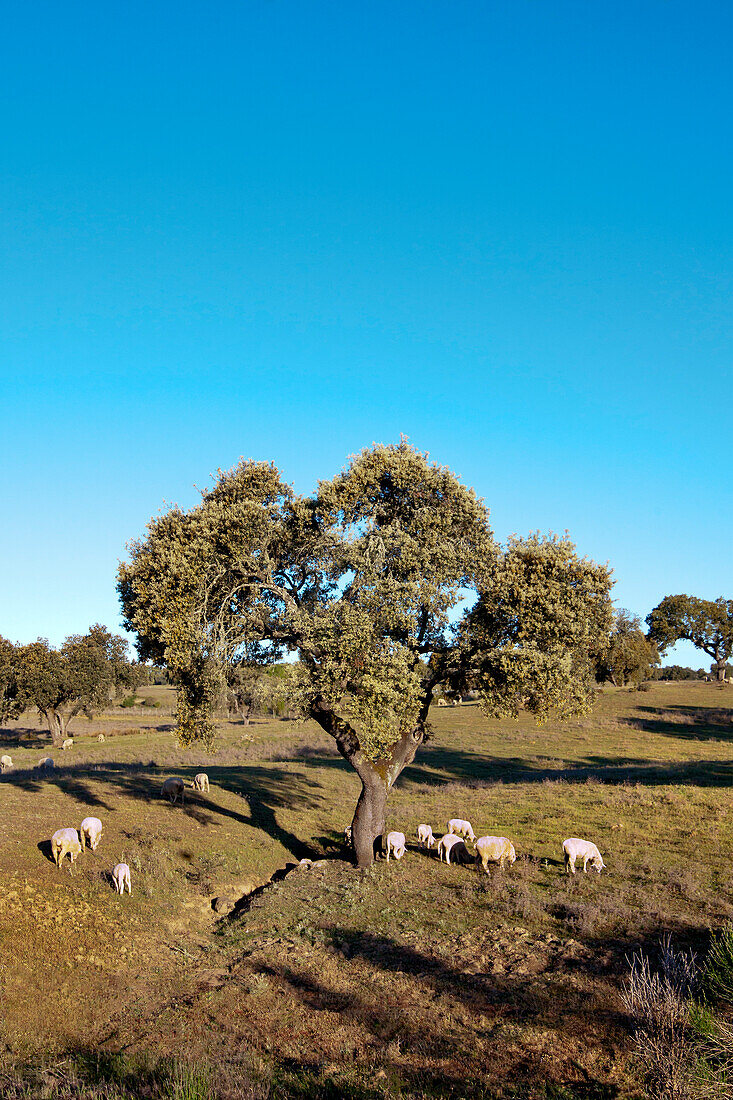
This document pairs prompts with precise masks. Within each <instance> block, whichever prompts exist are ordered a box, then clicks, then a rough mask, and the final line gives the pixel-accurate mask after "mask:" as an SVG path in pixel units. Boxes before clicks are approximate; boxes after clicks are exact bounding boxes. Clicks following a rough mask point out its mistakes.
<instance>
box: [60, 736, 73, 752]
mask: <svg viewBox="0 0 733 1100" xmlns="http://www.w3.org/2000/svg"><path fill="white" fill-rule="evenodd" d="M73 747H74V738H73V737H67V738H66V740H65V741H62V742H61V748H62V749H73Z"/></svg>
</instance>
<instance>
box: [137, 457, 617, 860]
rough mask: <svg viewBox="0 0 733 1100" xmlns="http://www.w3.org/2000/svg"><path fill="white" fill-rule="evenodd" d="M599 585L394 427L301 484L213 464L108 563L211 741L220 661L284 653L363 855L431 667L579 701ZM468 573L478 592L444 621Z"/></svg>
mask: <svg viewBox="0 0 733 1100" xmlns="http://www.w3.org/2000/svg"><path fill="white" fill-rule="evenodd" d="M610 585H611V580H610V575H609V571H608V569H607V568H606V567H605V566H599V565H596V564H595V563H593V562H591V561H588V560H587V559H585V558H580V557H579V556H578V555H577V553H576V552H575V548H574V546H573V544H572V543H571V542H570V541H569V540H568V539H567V538H558V537H555V536H550V537H547V538H543V537H541V536H540V535H532V536H530V537H529V538H527V539H519V538H512V539H511V540H510V541H509V544H508V545H507V547H506V548H501V547H499V546H498V545H497V544H496V543H495V541H494V539H493V535H492V532H491V529H490V527H489V522H488V510H487V509H486V507H485V506H484V504H483V502H482V501H480V500H478V499H477V498H476V495H475V494H474V492H473V490H471V489H467V488H465V487H464V486H463V485H462V484H461V483H460V482H459V481H458V479H457V478H456V477H455V476H454V475H453V474H452V473H451V472H450V471H449V470H448V469H446V468H445V467H441V466H437V465H434V464H431V463H429V462H428V461H427V457H426V456H424V455H422V454H420V453H419V452H417V451H415V450H414V449H413V448H412V447H411V446H409V444H408V443H407V442H405V441H404V440H403V441H402V442H401V443H399V444H397V445H392V446H374V447H373V448H372V449H370V450H366V451H364V452H362V454H361V455H358V456H356V457H355V458H353V459H352V461H351V462H350V464H349V466H348V467H347V468H346V469H345V470H344V471H343V472H342V473H341V474H339V475H338V476H337V477H335V478H334V479H333V480H331V481H322V482H320V483H319V486H318V490H317V492H316V493H315V494H314V496H312V497H304V496H297V495H296V494H295V493H294V492H293V490H292V489H291V488H290V486H288V485H286V484H285V483H284V482H283V481H282V480H281V478H280V475H279V473H278V471H277V469H276V468H275V467H274V465H272V464H268V463H257V462H252V461H249V462H245V461H242V462H241V463H240V464H239V465H238V466H237V467H235V468H234V469H233V470H231V471H230V472H228V473H224V472H222V471H219V475H218V477H217V480H216V483H215V485H214V487H213V488H212V489H210V490H206V491H204V492H203V494H202V502H201V504H200V505H199V506H198V507H196V508H193V509H192V510H191V511H190V512H187V513H186V512H183V511H182V510H181V509H179V508H177V507H176V508H172V509H171V510H170V511H169V512H167V513H166V514H165V515H163V516H161V517H159V518H156V519H154V520H152V521H151V523H150V524H149V527H148V533H147V537H146V538H145V539H144V540H142V541H140V542H136V543H133V544H131V547H130V561H129V562H128V563H126V564H123V565H122V566H121V567H120V571H119V591H120V596H121V600H122V606H123V609H124V613H125V616H126V622H125V625H126V626H127V628H128V629H130V630H131V631H134V632H135V633H136V634H137V637H138V642H137V647H138V652H139V654H140V657H141V659H143V660H147V659H152V660H154V661H156V662H159V663H163V664H165V665H166V666H167V667H168V668H169V669H171V670H174V671H175V673H176V675H177V677H178V678H179V683H180V687H179V692H178V729H179V736H180V738H181V740H182V741H183V743H184V744H185V743H190V742H192V741H196V740H203V741H205V742H210V741H211V738H212V736H213V722H212V714H213V708H214V706H215V705H216V701H217V700H218V699H219V698H220V697H221V694H222V689H223V687H224V684H225V681H226V670H227V668H229V667H230V666H232V665H233V664H237V663H244V664H249V665H256V664H270V663H272V660H273V656H275V655H278V654H282V653H283V652H285V651H290V652H294V653H297V655H298V658H299V660H298V663H297V665H296V666H294V672H293V682H292V683H291V685H290V691H291V697H292V701H293V704H294V703H295V701H296V698H297V702H298V707H299V711H300V713H301V714H303V715H306V716H308V717H310V718H312V719H313V720H314V721H315V722H317V723H318V724H319V725H320V726H321V727H322V728H323V729H324V730H325V731H326V732H327V733H328V734H330V735H331V736H332V737H333V738H334V740H335V742H336V745H337V748H338V750H339V752H340V753H341V755H342V756H343V757H344V758H345V759H346V760H347V761H348V762H349V764H350V765H351V766H352V767H353V768H354V769H355V771H356V773H357V775H358V776H359V779H360V780H361V784H362V790H361V794H360V796H359V800H358V803H357V807H356V811H355V814H354V819H353V838H354V847H355V851H356V856H357V861H358V863H359V865H360V866H367V865H369V864H370V863H371V862H372V860H373V854H374V848H375V846H376V845H378V844H379V843H380V840H381V836H382V833H383V830H384V826H385V818H386V807H387V797H388V794H389V791H390V790H391V788H392V786H393V784H394V783H395V781H396V780H397V778H398V776H399V775H400V773H401V772H402V770H403V769H404V768H405V767H406V766H407V765H408V764H410V763H411V762H412V760H413V759H414V757H415V753H416V752H417V750H418V748H419V746H420V745H421V744H422V742H423V740H424V738H425V734H426V725H427V719H428V711H429V707H430V703H431V700H432V698H433V691H434V690H435V688H436V687H437V686H438V685H439V684H442V685H444V687H445V689H446V691H447V693H449V694H456V693H457V692H458V691H460V690H462V689H464V688H466V687H473V688H475V689H477V690H478V691H479V692H480V697H481V700H482V702H483V705H484V707H485V708H486V710H487V711H488V712H489V713H492V714H499V715H516V714H517V713H518V712H519V710H520V708H524V709H526V710H527V711H529V712H530V713H533V714H535V715H537V716H538V717H539V718H544V717H546V716H548V715H549V714H550V713H557V714H561V715H565V714H570V713H580V712H583V711H584V710H585V709H587V708H588V707H589V705H590V701H591V698H592V695H593V690H592V688H593V681H592V676H591V663H590V654H591V652H592V651H593V650H594V649H595V648H597V646H598V644H599V640H600V638H601V637H605V635H606V634H607V632H608V630H609V629H610V625H611V603H610V597H609V590H610ZM469 592H470V593H472V594H473V598H474V603H473V606H472V607H471V608H470V610H469V611H466V612H464V614H463V616H462V617H461V619H460V621H459V622H458V623H457V624H455V625H451V622H450V617H449V616H450V612H451V610H452V609H453V608H454V607H456V605H457V604H459V603H461V602H462V601H463V599H464V597H465V596H466V594H467V593H469ZM464 606H465V604H464Z"/></svg>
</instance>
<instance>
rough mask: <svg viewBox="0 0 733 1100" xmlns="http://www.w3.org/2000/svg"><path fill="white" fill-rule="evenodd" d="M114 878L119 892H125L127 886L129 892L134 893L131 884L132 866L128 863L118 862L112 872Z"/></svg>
mask: <svg viewBox="0 0 733 1100" xmlns="http://www.w3.org/2000/svg"><path fill="white" fill-rule="evenodd" d="M112 879H113V881H114V884H115V890H116V891H117V893H118V894H124V892H125V887H127V892H128V894H131V893H132V886H131V885H130V868H129V867H128V866H127V864H126V863H118V864H117V865H116V867H115V869H114V871H113V872H112Z"/></svg>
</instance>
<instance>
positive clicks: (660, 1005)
mask: <svg viewBox="0 0 733 1100" xmlns="http://www.w3.org/2000/svg"><path fill="white" fill-rule="evenodd" d="M696 987H697V967H696V965H695V956H694V954H693V953H692V952H687V951H676V950H675V949H674V948H673V947H672V944H671V941H670V939H669V936H665V937H664V938H663V939H662V944H661V959H660V969H659V970H658V971H656V972H653V971H652V968H651V964H650V962H649V957H648V956H647V955H645V954H644V952H642V951H639V952H635V953H634V954H633V955H632V957H631V960H630V972H629V977H628V980H627V983H626V987H625V990H624V994H623V1001H624V1005H625V1007H626V1010H627V1012H628V1013H629V1015H630V1016H631V1017H632V1020H633V1021H634V1029H635V1034H634V1040H635V1044H636V1055H637V1058H638V1061H639V1064H640V1066H641V1069H642V1073H643V1076H644V1082H645V1084H646V1087H647V1089H648V1095H649V1097H650V1098H651V1100H689V1097H690V1096H691V1094H692V1087H693V1086H692V1068H693V1065H694V1061H695V1057H694V1047H693V1043H692V1039H691V1035H690V1028H689V1015H690V998H691V996H692V994H693V992H694V991H695V989H696Z"/></svg>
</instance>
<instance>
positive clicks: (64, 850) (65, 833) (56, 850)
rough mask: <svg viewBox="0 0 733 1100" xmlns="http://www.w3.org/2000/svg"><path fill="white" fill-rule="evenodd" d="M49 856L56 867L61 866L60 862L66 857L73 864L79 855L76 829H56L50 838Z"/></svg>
mask: <svg viewBox="0 0 733 1100" xmlns="http://www.w3.org/2000/svg"><path fill="white" fill-rule="evenodd" d="M51 854H52V856H53V861H54V863H55V864H56V866H57V867H60V866H61V860H62V859H63V858H64V856H66V855H68V857H69V859H70V860H71V862H72V863H73V862H74V860H75V859H76V857H77V856H78V855H80V854H81V844H80V843H79V837H78V835H77V832H76V829H57V830H56V832H55V833H54V834H53V836H52V837H51Z"/></svg>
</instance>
